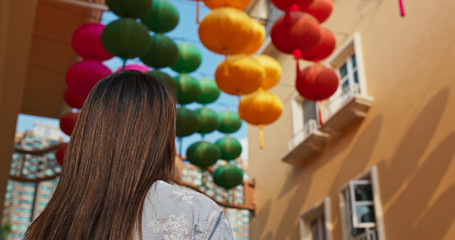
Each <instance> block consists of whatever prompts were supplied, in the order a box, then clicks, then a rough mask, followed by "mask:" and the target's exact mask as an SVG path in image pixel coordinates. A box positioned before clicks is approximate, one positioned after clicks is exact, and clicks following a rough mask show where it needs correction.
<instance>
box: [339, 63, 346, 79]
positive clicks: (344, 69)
mask: <svg viewBox="0 0 455 240" xmlns="http://www.w3.org/2000/svg"><path fill="white" fill-rule="evenodd" d="M346 74H348V65H347V64H346V63H344V64H343V66H341V67H340V77H341V78H343V77H344V76H346Z"/></svg>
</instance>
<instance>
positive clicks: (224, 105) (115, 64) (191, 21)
mask: <svg viewBox="0 0 455 240" xmlns="http://www.w3.org/2000/svg"><path fill="white" fill-rule="evenodd" d="M170 2H171V3H173V4H174V5H175V6H176V7H177V9H178V10H179V12H180V21H179V24H178V25H177V27H176V28H175V29H174V30H172V31H171V32H168V33H166V34H165V35H166V36H168V37H170V38H172V39H174V41H175V42H177V43H180V42H187V43H190V44H193V45H194V46H196V47H197V48H198V49H199V50H200V51H201V53H202V63H201V66H200V67H199V68H198V70H196V71H195V72H194V73H191V74H190V75H191V76H193V77H195V78H196V79H198V78H203V77H204V78H211V79H213V78H214V73H215V69H216V66H217V65H218V63H220V62H221V61H222V60H223V59H224V56H222V55H218V54H215V53H212V52H210V51H209V50H207V49H206V48H205V47H204V46H203V45H202V43H201V42H200V41H199V36H198V33H197V29H198V24H196V2H195V1H189V0H170ZM200 7H201V8H200V15H201V16H200V18H201V19H202V18H203V16H204V15H205V14H207V13H208V12H209V11H210V9H208V8H207V7H205V6H204V4H203V3H201V4H200ZM116 18H117V16H116V15H114V14H113V13H111V12H105V13H104V15H103V17H102V20H101V23H103V24H108V23H109V22H111V21H113V20H115V19H116ZM139 62H140V60H139V59H130V60H128V62H127V64H129V63H139ZM104 64H105V65H106V66H108V67H109V68H110V69H111V70H113V71H115V70H116V69H117V68H119V67H120V66H121V65H122V61H121V60H120V59H119V58H113V59H111V60H108V61H106V62H104ZM161 70H162V71H164V72H166V73H168V74H169V75H171V76H176V75H177V73H176V72H174V71H173V70H172V69H170V68H165V69H161ZM238 101H239V99H238V97H237V96H231V95H228V94H225V93H222V94H221V96H220V98H219V99H218V100H217V101H216V102H215V103H212V104H209V105H207V107H208V108H211V109H213V110H215V111H216V112H219V111H222V110H226V109H228V110H231V111H235V112H237V105H238ZM186 107H188V108H190V109H196V108H199V107H201V105H199V104H189V105H187V106H186ZM35 122H40V123H45V124H49V125H53V126H58V124H59V121H58V119H51V118H42V117H36V116H30V115H24V114H20V115H19V117H18V121H17V127H16V130H17V131H21V132H23V131H25V130H28V129H32V128H33V123H35ZM246 127H247V124H246V123H245V122H243V123H242V127H241V128H240V130H239V131H238V132H236V133H234V134H231V135H230V136H232V137H235V138H237V139H239V140H241V142H242V145H243V146H244V150H245V151H244V154H242V155H243V157H244V159H246V158H247V155H246V153H247V151H246V144H247V140H246V139H247V130H246ZM223 136H224V134H222V133H219V132H217V131H215V132H214V133H211V134H206V135H205V138H204V139H205V140H207V141H209V142H215V141H216V140H217V139H219V138H221V137H223ZM201 139H202V138H201V136H200V135H199V134H193V135H191V136H189V137H186V138H184V140H183V149H186V148H187V147H188V146H189V145H190V144H191V143H194V142H196V141H199V140H201ZM184 152H185V150H184ZM183 155H186V154H185V153H184V154H183Z"/></svg>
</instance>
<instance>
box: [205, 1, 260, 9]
mask: <svg viewBox="0 0 455 240" xmlns="http://www.w3.org/2000/svg"><path fill="white" fill-rule="evenodd" d="M251 1H252V0H203V2H204V4H205V5H206V6H207V7H208V8H210V9H216V8H222V7H231V8H235V9H238V10H242V11H243V10H245V9H246V8H247V7H248V6H249V5H250V3H251Z"/></svg>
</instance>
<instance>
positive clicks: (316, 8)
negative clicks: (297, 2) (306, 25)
mask: <svg viewBox="0 0 455 240" xmlns="http://www.w3.org/2000/svg"><path fill="white" fill-rule="evenodd" d="M332 10H333V3H332V0H314V1H313V3H311V5H309V6H308V7H307V8H305V9H304V10H303V11H304V12H307V13H309V14H311V15H313V16H314V17H315V18H316V19H317V20H318V21H319V22H320V23H323V22H325V21H326V20H327V19H328V18H329V17H330V14H331V13H332Z"/></svg>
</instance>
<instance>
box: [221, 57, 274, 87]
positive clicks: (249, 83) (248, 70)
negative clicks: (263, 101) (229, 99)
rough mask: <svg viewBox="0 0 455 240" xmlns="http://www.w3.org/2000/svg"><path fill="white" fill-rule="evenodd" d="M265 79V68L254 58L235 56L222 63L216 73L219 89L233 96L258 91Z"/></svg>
mask: <svg viewBox="0 0 455 240" xmlns="http://www.w3.org/2000/svg"><path fill="white" fill-rule="evenodd" d="M264 78H265V70H264V67H262V65H261V64H260V63H259V62H258V61H257V60H256V59H254V58H253V57H250V56H247V55H243V54H240V55H233V56H229V57H227V58H226V59H225V60H224V61H222V62H221V63H220V64H219V65H218V67H217V68H216V72H215V81H216V84H217V85H218V88H219V89H221V90H222V91H223V92H225V93H228V94H231V95H243V94H248V93H252V92H254V91H256V90H257V89H258V88H259V87H260V86H261V85H262V83H263V81H264Z"/></svg>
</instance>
